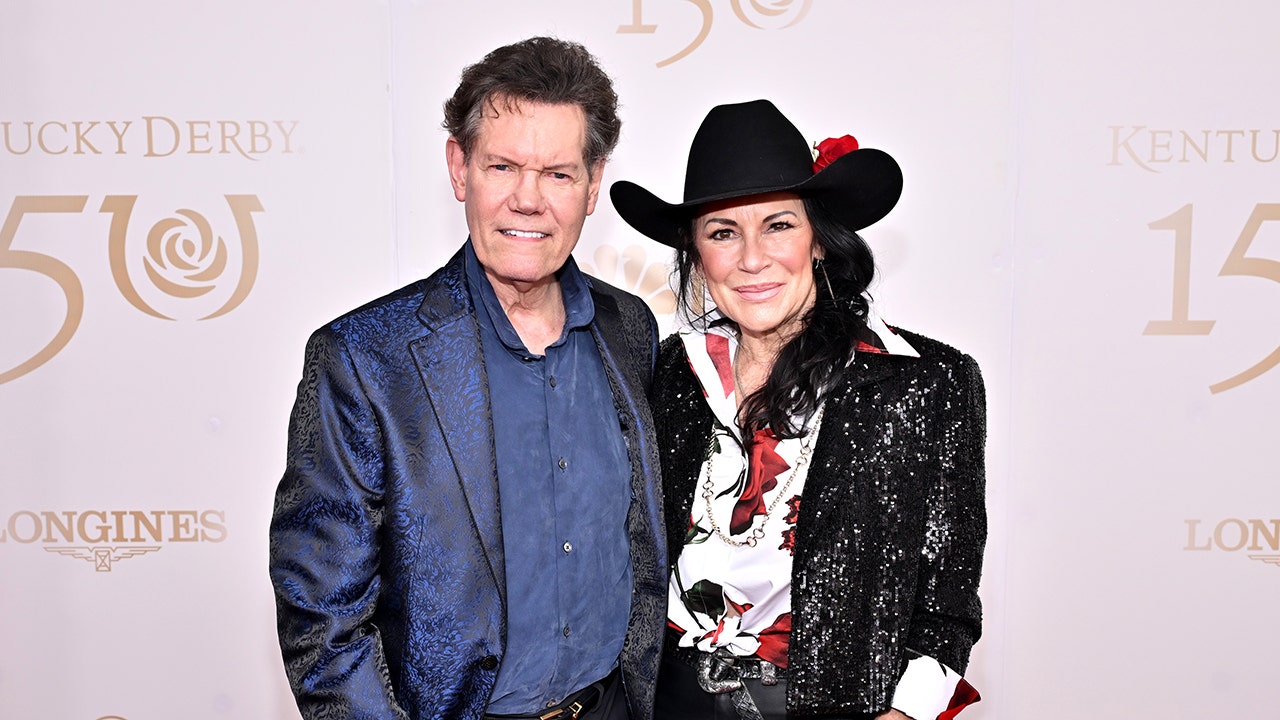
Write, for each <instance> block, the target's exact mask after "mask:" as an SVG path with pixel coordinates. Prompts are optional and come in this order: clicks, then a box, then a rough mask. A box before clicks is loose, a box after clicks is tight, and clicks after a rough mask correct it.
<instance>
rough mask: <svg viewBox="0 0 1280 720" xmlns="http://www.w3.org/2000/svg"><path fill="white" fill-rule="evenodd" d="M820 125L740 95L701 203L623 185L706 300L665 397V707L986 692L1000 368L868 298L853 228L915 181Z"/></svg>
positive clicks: (748, 711)
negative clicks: (984, 640)
mask: <svg viewBox="0 0 1280 720" xmlns="http://www.w3.org/2000/svg"><path fill="white" fill-rule="evenodd" d="M820 147H821V149H822V150H823V152H822V153H821V154H820V156H819V158H818V159H817V160H816V161H815V160H814V159H813V156H812V155H811V153H810V150H809V145H808V143H807V142H806V141H805V139H804V137H803V136H802V135H801V134H800V132H799V131H798V130H797V129H796V128H795V127H794V126H793V125H792V124H791V123H790V122H789V121H788V120H787V119H786V118H785V117H783V115H782V114H781V113H780V112H779V111H778V110H777V109H776V108H775V107H774V106H773V105H772V104H771V103H769V102H767V101H763V100H759V101H755V102H749V103H743V104H737V105H723V106H719V107H716V108H714V109H712V110H711V112H710V113H709V114H708V115H707V117H706V119H705V120H704V121H703V123H702V125H701V127H700V128H699V130H698V132H697V134H696V135H695V137H694V140H693V145H692V147H691V149H690V152H689V163H688V170H687V173H686V176H685V193H684V196H685V201H684V202H683V203H680V204H670V203H666V202H664V201H662V200H661V199H659V198H658V197H657V196H655V195H653V194H652V193H650V192H648V191H646V190H644V189H643V188H641V187H640V186H638V185H636V184H634V183H630V182H625V181H624V182H619V183H616V184H615V185H614V186H613V187H612V188H611V191H610V195H611V197H612V199H613V203H614V206H615V207H616V208H617V210H618V212H619V214H620V215H621V216H622V217H623V218H624V219H625V220H626V221H627V222H628V223H630V224H631V225H632V226H633V227H635V228H636V229H637V230H639V231H640V232H642V233H644V234H645V235H647V236H648V237H650V238H653V239H654V240H657V241H659V242H662V243H665V244H667V245H670V246H672V247H674V248H675V249H676V253H677V255H676V261H677V271H676V275H677V278H678V281H679V293H678V296H679V300H680V308H681V311H682V316H683V318H684V319H685V320H686V321H687V327H685V328H684V329H683V330H681V331H680V332H678V333H677V334H675V335H673V336H671V337H669V338H667V339H666V340H665V341H664V342H663V344H662V351H661V355H660V358H659V363H658V369H657V372H656V374H655V376H654V390H653V402H652V404H653V408H654V415H655V420H656V427H657V429H658V440H659V446H660V448H659V449H660V453H661V457H662V472H663V483H664V493H665V502H666V522H667V531H668V538H669V545H670V547H671V554H672V558H671V561H672V562H671V581H670V591H669V608H668V638H667V645H666V653H665V657H664V660H663V664H662V670H661V673H660V674H659V678H658V690H657V692H658V699H657V708H658V713H657V717H659V718H732V717H741V718H760V717H763V718H786V717H795V716H806V715H822V716H824V717H832V716H838V717H846V718H897V719H899V720H900V719H901V718H904V717H905V718H913V719H914V720H934V718H943V719H944V720H945V719H947V718H951V717H954V716H955V714H956V713H958V712H959V711H960V709H961V708H963V707H964V706H965V705H966V704H969V703H971V702H975V701H977V699H978V697H977V693H976V692H975V691H973V689H972V688H971V687H970V686H969V685H968V684H967V683H965V682H964V680H963V678H962V677H961V675H960V673H963V672H964V669H965V666H966V665H967V663H968V658H969V651H970V648H971V647H972V645H973V643H974V642H975V641H976V640H977V638H978V635H979V634H980V625H981V608H980V604H979V600H978V594H977V588H978V579H979V575H980V573H981V562H982V549H983V545H984V543H985V537H986V517H985V511H984V501H983V484H984V459H983V452H984V443H985V409H984V402H985V400H984V391H983V386H982V379H981V376H980V374H979V372H978V367H977V365H976V363H974V361H973V360H972V358H970V357H969V356H967V355H964V354H962V353H960V352H959V351H957V350H955V349H953V348H950V347H948V346H946V345H944V344H942V343H940V342H937V341H935V340H930V339H928V338H925V337H922V336H919V335H915V334H912V333H909V332H905V331H899V330H894V329H890V328H889V327H888V326H886V325H884V324H883V323H882V322H881V321H879V320H878V319H877V318H876V317H875V316H874V315H873V314H872V313H871V312H870V311H869V306H868V301H867V297H866V290H867V286H868V284H869V283H870V282H871V279H872V276H873V273H874V263H873V261H872V257H871V252H870V250H869V249H868V248H867V246H866V244H865V243H864V242H863V241H862V239H861V238H860V237H858V235H857V231H858V230H861V229H862V228H864V227H866V226H868V225H870V224H872V223H874V222H876V221H877V220H880V219H881V218H882V217H884V216H885V215H886V214H887V213H888V212H889V210H890V209H891V208H892V207H893V206H894V204H896V203H897V200H898V197H899V195H900V194H901V190H902V175H901V171H900V170H899V168H898V165H897V163H896V162H895V161H894V160H893V158H891V157H890V156H889V155H887V154H885V153H883V152H881V151H878V150H869V149H853V148H856V141H854V140H853V139H852V138H849V137H848V136H846V137H845V138H842V139H841V140H840V141H828V142H826V143H824V144H823V145H822V146H820ZM841 153H843V154H841ZM837 155H839V157H836V156H837ZM708 301H709V304H708Z"/></svg>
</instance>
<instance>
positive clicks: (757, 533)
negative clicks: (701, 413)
mask: <svg viewBox="0 0 1280 720" xmlns="http://www.w3.org/2000/svg"><path fill="white" fill-rule="evenodd" d="M825 407H826V405H825V404H823V405H820V406H818V411H817V412H815V413H814V414H813V422H812V423H811V424H810V425H809V432H808V433H807V434H806V435H805V438H804V440H803V441H802V442H801V445H800V457H798V458H796V465H795V467H793V468H791V474H790V475H788V476H787V481H786V482H785V483H783V485H782V489H781V490H779V491H778V494H777V495H775V496H774V498H773V502H771V503H769V507H768V508H766V509H765V511H764V515H757V516H756V517H754V518H752V519H751V522H752V524H753V525H755V527H754V528H752V529H751V534H750V535H748V536H747V538H746V539H745V540H735V539H733V538H732V537H730V536H729V535H726V534H725V532H724V531H723V530H721V529H720V524H719V523H717V522H716V516H715V515H713V514H712V512H711V499H712V497H713V496H714V494H715V493H714V492H713V487H712V485H711V476H712V470H713V468H712V463H713V462H714V460H715V456H716V450H715V442H716V434H715V433H712V434H711V443H712V445H711V448H710V450H709V452H708V453H707V479H706V480H704V481H703V483H702V499H703V500H705V501H706V503H707V521H708V522H710V523H711V530H712V532H714V533H715V534H716V535H719V536H720V539H721V540H723V541H725V542H726V543H727V544H729V545H732V546H734V547H755V546H756V543H757V542H759V540H760V538H762V537H764V526H765V524H766V523H767V522H769V518H770V517H771V516H772V515H773V511H774V510H775V509H776V508H777V507H778V504H779V503H780V502H782V499H783V498H784V497H786V496H787V490H788V489H790V487H791V483H792V482H793V481H794V480H795V479H796V474H797V473H799V472H800V468H802V467H804V466H805V465H808V464H809V453H810V451H811V450H812V449H813V440H814V438H816V437H817V436H818V427H819V425H821V423H822V411H823V410H824V409H825ZM748 462H750V461H748ZM748 471H750V468H748ZM756 520H759V521H760V522H759V524H756Z"/></svg>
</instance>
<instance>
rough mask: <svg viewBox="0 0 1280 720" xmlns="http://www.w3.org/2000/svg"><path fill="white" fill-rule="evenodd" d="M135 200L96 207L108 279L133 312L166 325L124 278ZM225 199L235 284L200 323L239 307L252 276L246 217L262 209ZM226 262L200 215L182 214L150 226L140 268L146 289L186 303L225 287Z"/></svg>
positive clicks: (115, 199)
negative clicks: (234, 243)
mask: <svg viewBox="0 0 1280 720" xmlns="http://www.w3.org/2000/svg"><path fill="white" fill-rule="evenodd" d="M137 199H138V197H137V196H136V195H111V196H108V197H107V198H106V199H105V200H103V202H102V212H105V213H111V215H112V219H111V231H110V234H111V239H110V252H109V254H110V256H111V276H112V277H113V278H114V279H115V281H116V287H118V288H120V294H122V295H123V296H124V297H125V299H126V300H128V301H129V303H130V304H132V305H133V306H134V307H136V308H138V309H139V310H141V311H143V312H145V313H147V314H148V315H153V316H155V317H158V318H163V319H166V320H172V319H173V318H172V317H170V316H169V315H165V314H163V313H161V312H160V311H158V310H156V309H155V308H153V307H151V305H149V304H148V303H147V301H146V300H144V299H143V298H142V295H141V294H139V293H138V289H137V288H136V287H135V286H134V283H133V278H132V277H131V276H130V274H129V261H128V253H127V252H126V239H127V235H128V227H129V219H130V217H131V216H132V214H133V208H134V205H135V204H136V202H137ZM226 199H227V204H228V205H229V206H230V207H231V214H232V216H233V217H234V218H235V223H236V228H237V230H238V231H239V235H240V253H239V255H240V273H239V280H238V282H237V283H236V287H235V289H234V290H233V291H232V292H231V295H230V297H229V298H228V299H227V300H226V302H224V303H223V304H222V306H221V307H219V308H218V309H217V310H214V311H213V312H211V313H209V314H208V315H205V316H204V317H202V318H200V319H201V320H208V319H209V318H213V317H217V316H219V315H224V314H226V313H229V312H231V311H232V310H234V309H235V308H236V307H237V306H238V305H239V304H240V303H242V302H244V299H245V298H246V297H248V295H249V291H250V290H252V289H253V283H254V280H255V279H256V278H257V274H258V234H257V230H256V229H255V227H254V224H253V217H252V213H255V212H261V211H262V204H261V203H259V202H258V198H257V197H256V196H253V195H227V196H226ZM230 256H231V253H230V252H229V251H228V246H227V242H226V241H225V239H224V238H223V237H222V236H221V235H218V234H216V233H215V232H214V231H213V227H212V226H211V225H210V223H209V221H208V220H207V219H205V217H204V216H203V215H201V214H200V213H198V212H196V211H194V210H189V209H186V208H183V209H179V210H177V211H175V212H174V215H173V216H172V217H167V218H164V219H163V220H160V221H158V222H157V223H155V224H154V225H152V226H151V230H150V231H149V232H148V233H147V243H146V254H145V255H143V257H142V266H143V268H144V269H145V270H146V275H147V279H148V280H149V281H150V284H151V286H152V287H154V288H156V289H157V290H159V291H160V292H162V293H164V294H165V295H168V296H169V297H173V298H178V299H181V300H188V299H192V298H198V297H201V296H203V295H205V294H207V293H209V292H210V291H212V290H214V289H215V288H219V287H224V286H226V285H227V284H228V281H227V280H226V278H225V276H226V275H227V272H226V271H227V266H228V264H229V258H230Z"/></svg>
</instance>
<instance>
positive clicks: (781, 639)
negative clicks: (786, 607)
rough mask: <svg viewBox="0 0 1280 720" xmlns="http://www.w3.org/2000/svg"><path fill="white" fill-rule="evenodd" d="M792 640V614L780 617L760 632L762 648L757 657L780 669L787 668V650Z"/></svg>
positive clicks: (758, 650)
mask: <svg viewBox="0 0 1280 720" xmlns="http://www.w3.org/2000/svg"><path fill="white" fill-rule="evenodd" d="M790 639H791V613H789V612H788V613H783V614H781V615H779V616H778V619H777V620H774V621H773V624H772V625H770V626H769V627H767V628H765V629H764V630H761V631H760V647H759V648H758V649H757V650H756V657H758V658H760V659H761V660H768V661H769V662H771V663H773V664H774V665H777V666H778V667H780V668H785V667H786V666H787V648H788V646H789V643H790Z"/></svg>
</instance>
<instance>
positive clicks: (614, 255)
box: [582, 245, 676, 315]
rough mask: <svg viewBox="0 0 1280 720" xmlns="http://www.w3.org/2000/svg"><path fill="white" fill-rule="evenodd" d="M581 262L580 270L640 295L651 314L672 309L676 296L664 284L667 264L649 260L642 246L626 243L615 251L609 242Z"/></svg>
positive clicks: (670, 312)
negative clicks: (585, 260)
mask: <svg viewBox="0 0 1280 720" xmlns="http://www.w3.org/2000/svg"><path fill="white" fill-rule="evenodd" d="M591 260H592V262H590V263H582V270H583V272H585V273H587V274H588V275H594V276H596V277H598V278H600V279H601V280H604V281H605V282H607V283H610V284H612V285H616V286H618V287H620V288H622V289H623V290H626V291H627V292H630V293H631V294H633V295H638V296H640V298H641V299H643V300H644V301H645V302H646V303H648V305H649V309H650V310H652V311H653V314H654V315H670V314H672V313H674V312H675V311H676V296H675V293H673V292H671V288H670V287H669V286H668V284H667V273H668V270H667V265H666V263H665V262H662V261H659V262H655V263H651V262H649V258H648V255H647V254H646V253H645V250H644V248H642V247H640V246H639V245H629V246H627V247H625V248H623V249H622V250H621V252H619V250H618V248H616V247H614V246H612V245H601V246H600V247H598V248H596V251H595V253H594V254H593V255H592V256H591Z"/></svg>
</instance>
